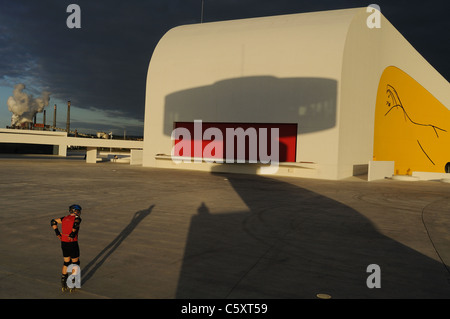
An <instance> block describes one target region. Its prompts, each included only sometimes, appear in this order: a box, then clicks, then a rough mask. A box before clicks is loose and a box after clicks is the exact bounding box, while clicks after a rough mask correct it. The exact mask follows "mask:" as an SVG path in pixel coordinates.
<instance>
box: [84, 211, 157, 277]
mask: <svg viewBox="0 0 450 319" xmlns="http://www.w3.org/2000/svg"><path fill="white" fill-rule="evenodd" d="M154 206H155V205H151V206H150V207H149V208H147V209H144V210H140V211H138V212H136V213H135V214H134V215H133V218H132V219H131V221H130V223H129V224H128V225H127V226H126V227H125V228H124V229H123V230H122V231H121V232H120V233H119V235H117V237H116V238H114V240H113V241H111V242H110V243H109V244H108V245H107V246H106V247H105V248H103V250H102V251H101V252H100V253H99V254H98V255H97V256H96V257H95V258H94V259H92V260H91V261H90V262H89V263H88V264H87V265H86V267H84V268H83V276H82V285H84V284H86V282H87V281H88V280H89V279H90V278H92V276H94V274H95V272H96V271H97V270H98V269H99V268H100V267H101V266H102V265H103V263H104V262H105V261H106V260H107V259H108V257H109V256H111V255H112V254H113V253H114V251H115V250H116V249H117V248H118V247H119V246H120V244H122V242H123V241H124V240H125V239H126V238H127V237H128V236H129V235H130V234H131V233H132V232H133V230H134V229H135V228H136V227H137V226H138V225H139V223H140V222H141V221H142V220H143V219H144V218H145V217H147V216H148V215H149V214H150V213H151V211H152V209H153V207H154Z"/></svg>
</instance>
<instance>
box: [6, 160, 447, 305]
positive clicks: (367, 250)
mask: <svg viewBox="0 0 450 319" xmlns="http://www.w3.org/2000/svg"><path fill="white" fill-rule="evenodd" d="M0 176H1V180H0V203H1V207H0V208H1V211H0V256H1V258H0V298H33V299H34V298H64V299H74V298H84V299H97V298H125V299H128V298H133V299H134V298H145V299H175V298H176V299H187V298H189V299H191V298H206V299H210V298H212V299H216V298H217V299H228V298H231V299H240V298H264V299H265V298H267V299H278V298H282V299H316V298H317V295H318V294H326V295H329V296H331V298H334V299H348V298H350V299H354V298H358V299H359V298H363V299H366V298H433V299H435V298H445V299H447V298H449V297H450V272H449V268H450V184H449V183H443V182H439V181H415V182H409V181H397V180H388V179H386V180H380V181H374V182H367V181H365V180H364V179H362V178H358V177H354V178H351V179H347V180H343V181H322V180H313V179H295V178H287V177H285V178H283V177H277V178H272V177H270V176H264V177H263V176H252V175H238V174H219V173H217V174H215V173H204V172H193V171H182V170H165V169H153V168H152V169H150V168H143V167H140V166H130V165H127V164H116V163H110V162H105V163H98V164H87V163H85V161H84V160H83V157H82V156H74V155H73V156H68V157H67V158H60V157H52V156H7V155H2V156H1V157H0ZM73 203H78V204H80V205H81V206H82V207H83V212H82V219H83V221H82V223H81V229H80V234H79V243H80V248H81V268H82V287H81V289H80V290H78V291H77V292H75V293H73V294H67V293H66V294H63V293H61V291H60V283H59V280H60V270H61V266H62V256H61V250H60V244H59V241H58V240H57V238H56V236H55V235H54V232H53V231H52V229H51V228H50V220H51V219H52V218H55V217H61V216H64V215H65V213H66V212H67V209H68V207H69V205H71V204H73ZM371 264H376V265H378V266H379V267H380V268H379V269H380V272H379V275H380V276H379V277H377V278H378V279H379V282H380V283H381V287H380V288H368V286H367V279H368V277H369V276H371V275H372V273H371V272H368V271H367V267H368V266H369V265H371ZM371 278H373V277H371Z"/></svg>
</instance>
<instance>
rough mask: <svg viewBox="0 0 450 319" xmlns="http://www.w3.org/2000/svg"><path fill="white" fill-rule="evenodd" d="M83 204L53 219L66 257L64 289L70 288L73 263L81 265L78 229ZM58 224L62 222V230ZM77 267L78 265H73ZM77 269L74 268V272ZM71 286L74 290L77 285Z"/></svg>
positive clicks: (62, 281)
mask: <svg viewBox="0 0 450 319" xmlns="http://www.w3.org/2000/svg"><path fill="white" fill-rule="evenodd" d="M80 216H81V206H80V205H77V204H74V205H71V206H70V207H69V215H67V216H64V217H61V218H56V219H52V220H51V223H50V224H51V226H52V228H53V229H54V231H55V234H56V236H57V237H58V238H59V239H60V240H61V249H62V253H63V258H64V264H63V267H62V275H61V285H62V291H66V290H67V289H69V287H68V285H67V278H68V277H69V274H68V273H67V269H68V267H69V266H70V265H71V264H75V265H77V266H78V269H79V266H80V248H79V246H78V231H79V229H80V223H81V217H80ZM58 224H61V232H60V231H59V229H58ZM73 268H76V267H73ZM74 270H75V269H73V270H72V272H73V271H74ZM71 286H73V287H71V288H70V291H71V292H72V291H74V289H75V286H74V285H71Z"/></svg>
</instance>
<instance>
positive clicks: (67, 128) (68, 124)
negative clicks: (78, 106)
mask: <svg viewBox="0 0 450 319" xmlns="http://www.w3.org/2000/svg"><path fill="white" fill-rule="evenodd" d="M66 131H67V134H69V132H70V101H67V122H66Z"/></svg>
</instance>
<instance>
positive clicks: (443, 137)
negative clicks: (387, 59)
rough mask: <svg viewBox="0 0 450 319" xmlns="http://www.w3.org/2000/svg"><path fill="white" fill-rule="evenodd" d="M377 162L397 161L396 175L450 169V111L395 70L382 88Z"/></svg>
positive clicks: (384, 76) (376, 137)
mask: <svg viewBox="0 0 450 319" xmlns="http://www.w3.org/2000/svg"><path fill="white" fill-rule="evenodd" d="M373 159H374V160H376V161H395V174H396V175H411V174H412V172H414V171H416V172H440V173H445V172H446V166H447V169H449V168H450V164H448V165H447V163H449V162H450V111H449V110H448V109H447V108H446V107H445V106H444V105H443V104H442V103H440V102H439V101H438V100H437V99H436V98H434V96H433V95H431V93H430V92H428V91H427V90H426V89H425V88H423V87H422V86H421V85H420V84H419V83H417V82H416V81H415V80H414V79H413V78H412V77H410V76H409V75H408V74H406V73H405V72H403V71H402V70H400V69H398V68H396V67H393V66H390V67H387V68H386V69H385V70H384V72H383V74H382V76H381V79H380V83H379V86H378V93H377V101H376V107H375V132H374V149H373Z"/></svg>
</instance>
